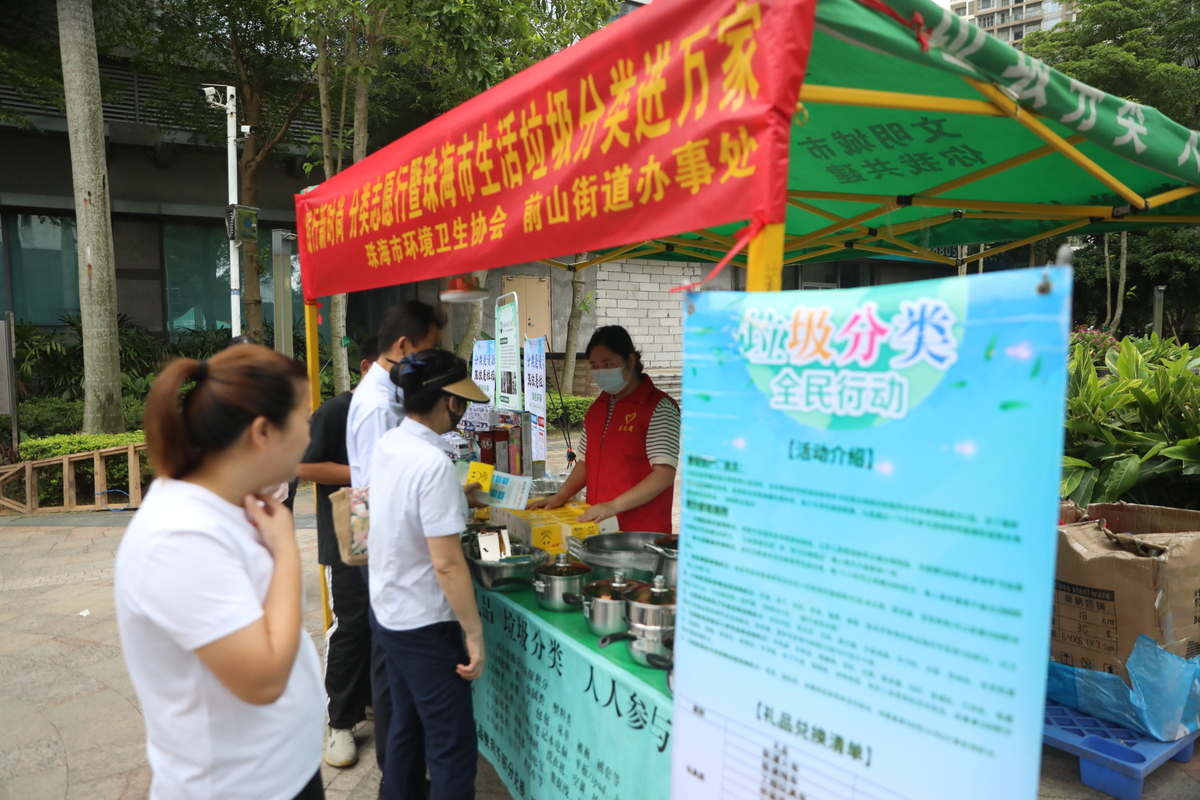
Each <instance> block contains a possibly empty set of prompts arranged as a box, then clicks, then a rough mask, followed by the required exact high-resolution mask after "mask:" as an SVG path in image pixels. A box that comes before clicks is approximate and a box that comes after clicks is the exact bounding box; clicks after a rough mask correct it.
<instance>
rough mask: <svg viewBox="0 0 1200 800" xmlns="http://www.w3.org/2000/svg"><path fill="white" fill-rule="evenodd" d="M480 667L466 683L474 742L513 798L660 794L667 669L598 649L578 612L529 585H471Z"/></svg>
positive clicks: (667, 732) (613, 799) (664, 773)
mask: <svg viewBox="0 0 1200 800" xmlns="http://www.w3.org/2000/svg"><path fill="white" fill-rule="evenodd" d="M476 597H477V599H478V602H479V613H480V616H481V617H482V618H483V631H484V642H485V645H486V647H487V668H486V669H485V670H484V674H483V677H482V678H480V679H479V680H477V681H476V682H475V683H474V685H473V690H474V694H475V725H476V728H477V730H478V733H479V749H480V751H481V752H482V753H483V754H484V756H485V757H486V758H487V759H488V760H489V761H491V762H492V764H493V765H494V766H495V767H496V771H497V772H498V773H499V774H500V777H501V779H502V780H503V781H504V783H505V785H506V786H507V787H508V790H509V792H510V793H511V794H512V796H513V798H514V799H515V800H635V798H636V800H668V798H669V797H670V792H671V749H672V745H673V744H674V742H673V738H674V736H673V730H672V725H671V718H672V713H673V705H672V701H671V698H670V696H669V695H668V694H667V673H665V672H663V671H661V670H655V669H648V668H646V667H641V666H638V665H637V664H635V663H634V662H633V660H632V659H631V658H630V657H629V652H628V650H627V649H626V646H625V643H624V642H618V643H616V644H614V645H612V646H611V647H608V648H606V649H604V650H601V649H600V648H599V647H597V646H596V641H597V637H595V636H593V635H592V633H591V631H589V630H588V628H587V623H586V622H585V621H584V618H583V614H582V613H580V612H573V613H558V612H553V611H543V610H542V609H540V608H539V607H538V605H537V599H536V598H535V597H534V594H533V591H532V590H523V591H520V592H515V593H512V594H500V593H496V592H486V591H483V590H482V589H479V588H478V587H476Z"/></svg>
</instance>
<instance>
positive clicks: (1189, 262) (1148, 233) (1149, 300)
mask: <svg viewBox="0 0 1200 800" xmlns="http://www.w3.org/2000/svg"><path fill="white" fill-rule="evenodd" d="M1197 24H1198V25H1200V21H1198V23H1197ZM1118 238H1119V234H1115V233H1114V234H1109V243H1108V246H1109V254H1110V258H1111V270H1112V283H1113V291H1114V293H1115V292H1116V284H1117V259H1118V255H1117V249H1118V243H1117V240H1118ZM1128 251H1129V252H1128V266H1127V285H1126V290H1125V310H1124V314H1123V317H1122V323H1121V327H1122V328H1123V329H1125V330H1127V331H1136V332H1144V331H1146V330H1147V329H1148V327H1149V326H1150V324H1151V322H1152V321H1153V314H1154V287H1155V286H1165V287H1167V288H1166V292H1165V293H1164V295H1163V310H1164V312H1165V313H1164V318H1163V326H1164V329H1165V331H1167V332H1168V333H1172V334H1175V335H1177V336H1178V337H1180V338H1184V339H1186V338H1188V335H1189V333H1193V334H1194V333H1195V332H1196V331H1197V330H1200V325H1198V324H1197V322H1198V321H1197V312H1200V228H1174V227H1172V228H1168V227H1154V228H1151V229H1150V230H1145V231H1130V232H1129V239H1128ZM1074 266H1075V298H1074V299H1075V318H1076V319H1077V320H1079V321H1080V322H1081V323H1086V324H1088V325H1090V326H1094V327H1095V326H1099V325H1100V323H1102V322H1103V321H1104V310H1105V306H1104V290H1105V283H1104V242H1103V240H1102V239H1101V237H1100V236H1094V237H1091V242H1090V243H1089V245H1088V246H1087V247H1084V248H1081V249H1080V250H1077V251H1076V252H1075V262H1074ZM1114 304H1115V297H1114Z"/></svg>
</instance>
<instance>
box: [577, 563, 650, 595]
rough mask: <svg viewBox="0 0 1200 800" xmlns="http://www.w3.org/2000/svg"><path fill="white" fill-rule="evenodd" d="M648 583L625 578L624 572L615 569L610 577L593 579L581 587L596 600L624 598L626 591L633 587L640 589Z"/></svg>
mask: <svg viewBox="0 0 1200 800" xmlns="http://www.w3.org/2000/svg"><path fill="white" fill-rule="evenodd" d="M648 585H649V584H646V583H642V582H641V581H631V580H626V579H625V572H624V571H623V570H616V571H615V572H613V576H612V577H611V578H606V579H604V580H601V581H595V582H594V583H589V584H588V585H587V586H585V587H583V593H584V594H585V595H587V596H588V597H592V598H595V599H596V600H624V599H625V595H626V593H627V592H630V591H632V590H634V589H641V588H644V587H646V586H648Z"/></svg>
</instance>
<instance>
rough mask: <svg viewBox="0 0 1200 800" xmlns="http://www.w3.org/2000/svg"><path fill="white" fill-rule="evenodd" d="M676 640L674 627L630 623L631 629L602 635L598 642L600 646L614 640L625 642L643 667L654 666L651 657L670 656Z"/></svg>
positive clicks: (633, 657)
mask: <svg viewBox="0 0 1200 800" xmlns="http://www.w3.org/2000/svg"><path fill="white" fill-rule="evenodd" d="M674 640H675V629H674V628H655V627H651V626H648V625H630V626H629V630H627V631H625V632H624V633H613V634H609V635H608V636H602V637H600V641H599V642H597V644H598V645H599V646H600V647H608V646H609V645H611V644H613V643H614V642H625V643H626V646H627V647H628V650H629V657H630V658H632V659H633V660H634V662H635V663H637V664H640V665H642V666H643V667H653V664H651V663H650V657H651V656H660V657H662V658H669V657H670V656H671V654H672V650H671V646H672V644H674Z"/></svg>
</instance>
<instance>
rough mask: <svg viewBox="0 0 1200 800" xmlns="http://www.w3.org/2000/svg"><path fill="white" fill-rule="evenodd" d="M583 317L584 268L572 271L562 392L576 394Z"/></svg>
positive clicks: (564, 346)
mask: <svg viewBox="0 0 1200 800" xmlns="http://www.w3.org/2000/svg"><path fill="white" fill-rule="evenodd" d="M582 319H583V270H575V271H574V272H572V273H571V315H570V316H569V317H567V341H566V342H565V343H564V344H563V377H562V386H561V389H562V393H563V394H575V354H576V353H578V352H579V323H580V321H581V320H582Z"/></svg>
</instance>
